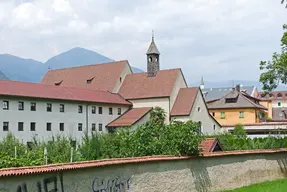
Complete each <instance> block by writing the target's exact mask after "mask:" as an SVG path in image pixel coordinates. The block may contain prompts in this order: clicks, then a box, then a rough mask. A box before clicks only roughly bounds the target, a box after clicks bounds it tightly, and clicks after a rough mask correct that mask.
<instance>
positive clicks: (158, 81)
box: [119, 69, 181, 99]
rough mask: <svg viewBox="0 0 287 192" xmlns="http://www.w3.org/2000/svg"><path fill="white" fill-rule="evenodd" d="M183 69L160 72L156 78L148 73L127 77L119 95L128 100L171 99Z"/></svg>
mask: <svg viewBox="0 0 287 192" xmlns="http://www.w3.org/2000/svg"><path fill="white" fill-rule="evenodd" d="M180 73H181V69H169V70H160V71H158V72H157V74H156V76H154V77H148V75H147V73H136V74H129V75H127V76H126V78H125V80H124V82H123V84H122V86H121V88H120V90H119V93H120V94H121V95H122V96H123V97H124V98H126V99H143V98H152V97H169V96H170V95H171V92H172V90H173V87H174V84H175V81H176V79H177V77H178V75H179V74H180Z"/></svg>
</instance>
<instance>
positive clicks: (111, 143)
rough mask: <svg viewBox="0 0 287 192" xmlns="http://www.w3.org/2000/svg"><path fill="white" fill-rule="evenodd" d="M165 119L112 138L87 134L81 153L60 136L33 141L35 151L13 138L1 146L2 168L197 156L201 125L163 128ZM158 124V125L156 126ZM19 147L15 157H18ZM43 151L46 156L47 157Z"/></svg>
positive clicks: (114, 134)
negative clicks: (162, 156)
mask: <svg viewBox="0 0 287 192" xmlns="http://www.w3.org/2000/svg"><path fill="white" fill-rule="evenodd" d="M163 120H164V116H159V117H158V118H153V120H152V121H150V122H147V123H145V124H143V125H141V126H139V127H138V128H137V129H136V130H135V131H131V130H130V129H128V128H127V129H121V131H117V132H115V133H113V134H97V133H90V134H87V133H86V134H85V135H84V137H83V139H82V143H80V144H79V145H78V147H77V148H78V149H77V150H76V149H72V145H71V143H72V142H71V139H69V138H66V137H63V136H57V137H55V138H53V139H52V140H51V141H47V142H39V141H34V143H33V147H32V148H29V147H28V146H26V145H24V144H22V143H20V142H19V141H18V140H17V139H16V138H15V137H14V136H13V135H12V134H8V136H7V137H6V138H5V139H4V140H2V141H1V142H0V151H1V152H0V168H6V167H19V166H31V165H42V164H45V163H46V162H47V163H48V164H52V163H64V162H69V161H70V159H71V154H72V159H73V161H80V160H96V159H103V158H121V157H138V156H151V155H196V154H198V153H199V143H200V142H201V137H199V136H198V135H197V133H198V129H199V126H198V123H195V122H192V121H189V122H186V123H182V122H172V123H170V124H169V125H164V124H163V123H162V122H163ZM155 122H157V123H155ZM15 146H16V153H15ZM44 149H46V151H47V155H45V154H44Z"/></svg>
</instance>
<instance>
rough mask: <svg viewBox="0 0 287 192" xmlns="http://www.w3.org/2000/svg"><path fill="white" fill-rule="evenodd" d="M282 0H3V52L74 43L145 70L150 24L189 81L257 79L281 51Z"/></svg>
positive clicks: (53, 49)
mask: <svg viewBox="0 0 287 192" xmlns="http://www.w3.org/2000/svg"><path fill="white" fill-rule="evenodd" d="M280 1H281V0H277V1H276V0H252V1H251V0H232V1H231V0H156V1H154V0H124V1H119V0H34V1H33V0H0V53H9V54H12V55H16V56H20V57H23V58H32V59H35V60H38V61H42V62H45V61H46V60H48V59H49V58H51V57H52V56H55V55H57V54H59V53H61V52H64V51H67V50H69V49H71V48H74V47H83V48H86V49H90V50H93V51H96V52H98V53H100V54H103V55H105V56H107V57H109V58H111V59H114V60H129V63H130V64H131V65H132V66H135V67H138V68H140V69H143V70H146V55H145V53H146V51H147V49H148V46H149V44H150V41H151V34H152V30H154V33H155V41H156V44H157V47H158V49H159V51H160V53H161V55H160V59H161V60H160V61H161V63H160V66H161V69H169V68H179V67H180V68H182V70H183V73H184V75H185V77H186V78H187V79H188V80H189V81H200V78H201V76H203V77H204V79H205V80H207V81H213V80H216V81H220V80H235V79H242V80H258V77H259V75H260V71H259V63H260V61H261V60H268V59H270V58H271V55H272V53H273V52H275V51H280V39H281V37H282V34H283V28H282V25H283V24H284V23H287V9H284V6H283V5H281V4H280Z"/></svg>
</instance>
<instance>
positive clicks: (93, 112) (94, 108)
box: [92, 106, 96, 114]
mask: <svg viewBox="0 0 287 192" xmlns="http://www.w3.org/2000/svg"><path fill="white" fill-rule="evenodd" d="M92 114H96V106H92Z"/></svg>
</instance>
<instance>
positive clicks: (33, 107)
mask: <svg viewBox="0 0 287 192" xmlns="http://www.w3.org/2000/svg"><path fill="white" fill-rule="evenodd" d="M30 110H31V111H36V103H35V102H31V106H30Z"/></svg>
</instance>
